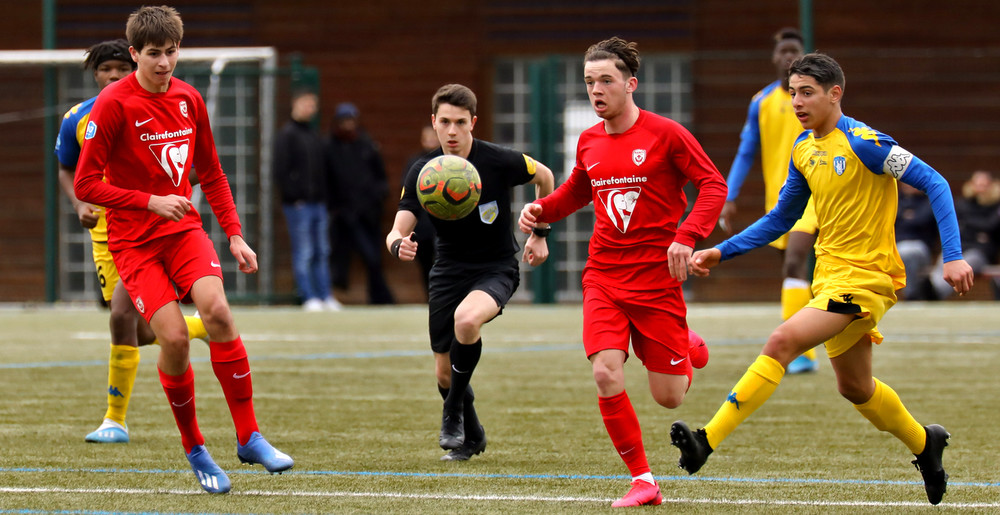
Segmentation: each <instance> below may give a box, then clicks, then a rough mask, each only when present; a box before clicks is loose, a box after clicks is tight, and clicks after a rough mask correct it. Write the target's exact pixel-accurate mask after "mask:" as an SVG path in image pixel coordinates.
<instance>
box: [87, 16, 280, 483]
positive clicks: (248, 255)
mask: <svg viewBox="0 0 1000 515" xmlns="http://www.w3.org/2000/svg"><path fill="white" fill-rule="evenodd" d="M125 33H126V36H127V38H128V40H129V43H130V44H131V46H130V47H129V53H130V54H131V56H132V60H134V61H135V62H136V63H138V69H137V71H136V72H135V73H133V74H132V75H129V76H128V77H126V78H124V79H122V80H120V81H118V82H116V83H114V84H112V85H110V86H108V87H107V88H105V89H104V91H102V92H101V94H100V95H99V96H98V97H97V101H96V102H95V103H94V107H93V110H92V111H91V116H90V120H89V121H88V122H87V129H86V134H85V139H86V140H87V143H86V145H84V146H83V153H82V154H81V156H80V163H79V166H78V169H79V173H78V174H77V176H76V182H75V192H76V196H77V198H79V199H80V200H82V201H84V202H90V203H93V204H97V205H101V206H105V208H106V209H107V216H108V237H109V239H108V246H109V248H110V249H111V253H112V256H113V257H114V262H115V264H116V265H117V267H118V271H119V273H120V274H121V278H122V282H123V283H124V284H125V288H126V289H127V290H128V293H129V296H130V297H131V299H132V302H133V303H134V304H135V307H136V309H137V310H138V311H139V313H140V314H141V315H142V316H143V318H145V319H146V321H147V322H149V325H150V327H152V329H153V332H154V333H155V334H156V336H157V339H158V340H159V342H160V346H161V350H160V355H159V359H158V360H157V368H158V369H159V375H160V383H161V384H162V385H163V390H164V392H165V393H166V396H167V400H168V401H169V402H170V407H171V409H172V410H173V414H174V419H175V420H176V422H177V427H178V429H179V430H180V433H181V442H182V444H183V446H184V451H185V453H186V455H187V458H188V462H189V463H190V464H191V468H192V470H193V471H194V473H195V475H196V476H197V478H198V482H199V483H200V484H201V486H202V488H204V489H205V490H207V491H209V492H215V493H223V492H227V491H229V489H230V486H231V485H230V482H229V478H228V477H227V476H226V474H225V472H223V471H222V469H220V468H219V467H218V465H216V464H215V462H214V461H213V460H212V457H211V455H210V454H209V453H208V451H207V450H206V449H205V446H204V443H205V439H204V437H203V436H202V434H201V431H200V429H199V428H198V422H197V419H196V417H195V401H194V371H193V370H192V369H191V364H190V361H189V359H188V331H187V328H186V327H185V324H184V319H183V316H182V315H181V310H180V307H179V305H178V298H180V299H183V300H184V301H193V302H194V304H195V305H196V306H197V308H198V311H199V312H200V313H201V316H202V319H203V320H204V323H205V327H206V329H207V330H208V334H209V338H210V339H211V342H210V345H209V349H210V352H211V360H212V369H213V371H214V372H215V375H216V377H217V378H218V380H219V383H220V384H221V386H222V391H223V393H224V395H225V398H226V402H227V403H228V405H229V411H230V413H231V415H232V417H233V422H234V424H235V426H236V438H237V448H236V449H237V450H236V454H237V456H238V458H239V459H240V461H242V462H244V463H250V464H254V463H260V464H262V465H263V466H264V468H265V469H267V470H268V471H269V472H272V473H273V472H281V471H284V470H287V469H289V468H291V467H292V465H293V462H292V459H291V458H290V457H288V456H287V455H285V454H284V453H282V452H280V451H278V450H276V449H275V448H274V447H272V446H271V445H270V444H269V443H268V442H267V441H266V440H265V439H264V438H263V437H262V436H261V434H260V432H259V430H258V427H257V419H256V417H255V415H254V409H253V386H252V382H251V378H250V367H249V363H248V362H247V354H246V349H245V348H244V346H243V341H242V339H241V338H240V334H239V332H238V330H237V329H236V325H235V323H234V322H233V315H232V313H231V311H230V309H229V304H228V302H227V300H226V294H225V290H224V289H223V284H222V269H221V264H220V262H219V258H218V255H217V254H216V253H215V249H214V247H213V245H212V241H211V240H210V239H209V238H208V235H207V234H205V231H204V230H203V229H202V222H201V217H200V216H199V214H198V212H197V211H196V210H195V209H194V206H193V205H192V203H191V200H190V197H191V185H190V184H189V183H188V181H187V175H188V174H190V173H191V169H192V166H194V167H195V168H196V169H197V170H198V177H199V179H200V184H201V186H202V190H203V191H204V193H205V197H206V198H207V199H208V202H209V204H210V205H211V206H212V210H213V211H214V213H215V215H216V217H217V218H218V220H219V225H221V226H222V228H223V230H224V231H225V232H226V234H227V235H228V237H229V250H230V252H231V253H232V254H233V257H235V258H236V261H237V262H238V263H239V267H240V270H241V271H243V272H245V273H254V272H256V271H257V256H256V254H254V252H253V250H251V249H250V247H249V245H247V243H246V242H245V241H244V240H243V236H242V234H241V227H240V221H239V216H238V215H237V213H236V207H235V205H234V203H233V198H232V193H231V192H230V189H229V182H228V181H227V180H226V176H225V174H224V173H223V171H222V167H221V166H220V164H219V158H218V155H217V153H216V150H215V143H214V140H213V137H212V129H211V126H210V125H209V120H208V115H207V111H206V108H205V102H204V100H203V99H202V97H201V95H200V94H199V93H198V92H197V90H195V89H194V88H193V87H191V86H190V85H188V84H186V83H184V82H182V81H181V80H179V79H176V78H173V77H172V75H173V71H174V67H175V66H176V64H177V58H178V55H179V46H180V42H181V39H182V36H183V33H184V29H183V23H182V21H181V18H180V15H179V14H178V13H177V11H176V10H174V9H173V8H171V7H167V6H160V7H150V6H147V7H142V8H140V9H138V10H137V11H135V12H133V13H132V15H131V16H129V19H128V23H127V25H126V29H125ZM102 179H103V180H102ZM105 181H106V182H105Z"/></svg>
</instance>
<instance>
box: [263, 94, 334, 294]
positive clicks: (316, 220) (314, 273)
mask: <svg viewBox="0 0 1000 515" xmlns="http://www.w3.org/2000/svg"><path fill="white" fill-rule="evenodd" d="M318 108H319V100H318V98H317V97H316V94H315V93H313V92H311V91H300V92H298V93H296V94H294V95H293V96H292V117H291V119H290V120H289V121H288V123H286V124H285V126H284V127H282V128H281V131H280V132H278V137H277V138H276V140H275V145H274V176H275V182H276V183H277V184H278V191H279V192H280V193H281V206H282V210H283V211H284V213H285V221H287V222H288V238H289V240H290V242H291V245H292V270H293V272H294V274H295V285H296V286H297V287H298V290H299V295H300V296H301V297H302V301H303V302H302V307H303V308H304V309H305V310H306V311H323V310H324V309H326V310H330V311H339V310H340V309H341V306H340V303H339V302H337V299H335V298H334V297H333V295H332V294H331V293H330V239H329V238H330V237H329V231H330V215H329V213H328V212H327V206H326V204H327V203H326V198H327V192H328V190H327V176H328V175H329V173H330V171H329V166H328V163H327V156H326V150H325V149H324V145H323V137H322V136H321V135H320V133H319V131H317V130H316V129H315V128H314V127H313V126H312V120H313V117H315V116H316V112H317V111H318Z"/></svg>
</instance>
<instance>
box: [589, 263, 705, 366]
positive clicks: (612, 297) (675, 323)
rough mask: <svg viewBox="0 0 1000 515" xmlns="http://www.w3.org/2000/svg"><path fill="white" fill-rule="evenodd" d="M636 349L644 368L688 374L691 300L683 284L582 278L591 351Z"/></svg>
mask: <svg viewBox="0 0 1000 515" xmlns="http://www.w3.org/2000/svg"><path fill="white" fill-rule="evenodd" d="M629 340H631V342H632V350H633V351H634V352H635V355H636V356H637V357H638V358H639V360H640V361H642V364H643V366H644V367H646V370H649V371H650V372H658V373H661V374H672V375H686V374H688V372H689V371H690V370H691V360H689V359H687V357H688V353H689V351H690V345H689V343H688V327H687V305H686V304H684V293H683V292H682V291H681V288H680V287H677V288H666V289H662V290H622V289H620V288H615V287H613V286H607V285H601V284H596V283H593V282H585V283H584V284H583V348H584V350H585V351H586V352H587V357H590V356H592V355H594V354H595V353H597V352H599V351H602V350H608V349H618V350H621V351H624V352H625V353H626V354H628V346H629Z"/></svg>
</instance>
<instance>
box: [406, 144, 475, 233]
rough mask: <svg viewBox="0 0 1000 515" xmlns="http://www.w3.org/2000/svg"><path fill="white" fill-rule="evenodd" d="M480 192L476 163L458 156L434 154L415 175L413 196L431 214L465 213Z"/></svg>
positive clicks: (451, 215) (456, 216)
mask: <svg viewBox="0 0 1000 515" xmlns="http://www.w3.org/2000/svg"><path fill="white" fill-rule="evenodd" d="M482 192H483V181H482V180H480V179H479V172H478V171H476V167H475V166H473V165H472V163H470V162H469V161H467V160H465V159H463V158H461V157H459V156H451V155H444V156H438V157H435V158H434V159H431V160H430V161H428V162H427V164H426V165H424V167H423V168H421V169H420V174H419V175H417V200H419V201H420V205H421V206H423V207H424V209H425V210H426V211H427V212H428V213H430V214H431V216H434V217H435V218H440V219H442V220H458V219H459V218H464V217H465V216H467V215H468V214H469V213H471V212H472V210H473V209H475V208H476V205H477V204H479V196H480V195H481V194H482Z"/></svg>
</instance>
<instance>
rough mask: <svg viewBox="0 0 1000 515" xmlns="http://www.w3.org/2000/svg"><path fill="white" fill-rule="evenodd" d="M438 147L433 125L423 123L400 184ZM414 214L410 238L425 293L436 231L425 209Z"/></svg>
mask: <svg viewBox="0 0 1000 515" xmlns="http://www.w3.org/2000/svg"><path fill="white" fill-rule="evenodd" d="M440 147H441V144H440V143H439V142H438V137H437V133H436V132H434V127H433V126H430V125H425V126H424V128H423V129H421V130H420V151H419V152H417V153H416V154H413V155H412V156H410V159H408V160H407V161H406V168H403V176H402V178H401V179H400V181H401V183H400V186H402V185H403V184H404V183H405V182H406V175H407V173H409V171H410V168H413V165H415V164H416V163H417V161H420V158H422V157H424V156H425V155H427V154H428V153H429V152H431V151H433V150H437V149H438V148H440ZM416 215H417V227H416V228H415V229H414V230H413V237H412V238H413V240H414V241H416V242H417V262H419V263H420V271H421V272H420V273H421V275H420V278H421V279H422V280H423V281H424V293H427V287H428V282H427V281H428V277H429V276H430V273H431V267H432V266H433V265H434V237H435V235H436V232H435V231H434V224H433V223H432V222H431V219H430V215H429V214H427V212H426V211H423V210H421V211H420V212H419V213H416Z"/></svg>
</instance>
